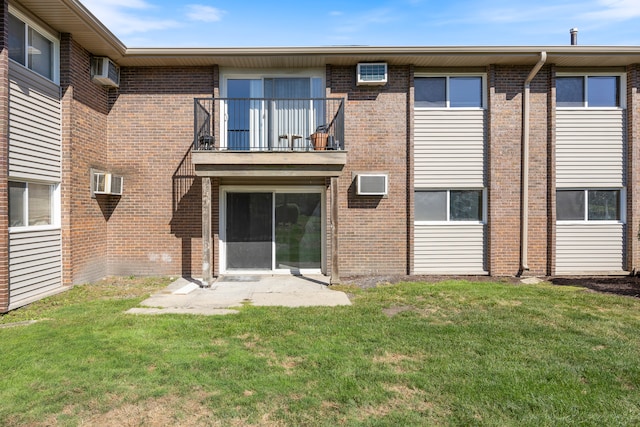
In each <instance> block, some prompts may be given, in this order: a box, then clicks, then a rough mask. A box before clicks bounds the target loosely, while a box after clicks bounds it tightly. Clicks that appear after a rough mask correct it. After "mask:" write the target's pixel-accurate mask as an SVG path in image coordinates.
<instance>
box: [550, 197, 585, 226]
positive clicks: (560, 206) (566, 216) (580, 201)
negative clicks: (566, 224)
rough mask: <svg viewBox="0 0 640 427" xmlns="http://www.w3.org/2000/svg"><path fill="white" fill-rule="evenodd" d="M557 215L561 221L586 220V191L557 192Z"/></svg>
mask: <svg viewBox="0 0 640 427" xmlns="http://www.w3.org/2000/svg"><path fill="white" fill-rule="evenodd" d="M556 214H557V217H558V218H557V219H558V220H559V221H566V220H584V191H583V190H559V191H557V192H556Z"/></svg>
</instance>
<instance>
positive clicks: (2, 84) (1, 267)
mask: <svg viewBox="0 0 640 427" xmlns="http://www.w3.org/2000/svg"><path fill="white" fill-rule="evenodd" d="M2 5H3V8H2V11H3V12H2V16H0V47H1V49H0V313H4V312H6V311H7V309H8V308H9V197H8V192H9V184H8V176H9V164H8V156H9V137H8V135H9V50H8V49H7V40H8V25H7V18H8V16H9V5H8V2H7V0H5V1H4V2H3V3H2Z"/></svg>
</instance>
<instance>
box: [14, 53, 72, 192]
mask: <svg viewBox="0 0 640 427" xmlns="http://www.w3.org/2000/svg"><path fill="white" fill-rule="evenodd" d="M60 108H61V107H60V88H59V87H58V86H57V85H56V84H55V83H52V82H51V81H49V80H47V79H45V78H43V77H41V76H39V75H37V74H36V73H34V72H32V71H30V70H28V69H26V68H25V67H22V66H20V65H18V64H15V63H10V67H9V175H10V176H11V177H13V178H23V179H36V180H47V181H60V177H61V112H60Z"/></svg>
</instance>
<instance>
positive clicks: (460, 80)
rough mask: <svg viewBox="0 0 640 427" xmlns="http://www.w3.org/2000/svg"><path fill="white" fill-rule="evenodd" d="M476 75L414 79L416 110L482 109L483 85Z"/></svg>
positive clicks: (480, 78) (479, 77)
mask: <svg viewBox="0 0 640 427" xmlns="http://www.w3.org/2000/svg"><path fill="white" fill-rule="evenodd" d="M483 80H484V79H483V77H482V76H478V75H458V76H429V77H416V78H415V79H414V88H415V95H414V96H415V106H416V107H418V108H483V107H484V95H483V94H484V90H483V87H484V83H483Z"/></svg>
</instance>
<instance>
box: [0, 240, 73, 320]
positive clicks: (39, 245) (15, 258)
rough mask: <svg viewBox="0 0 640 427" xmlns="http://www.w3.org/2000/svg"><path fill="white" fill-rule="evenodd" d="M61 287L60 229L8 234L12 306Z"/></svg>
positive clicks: (28, 301) (19, 304)
mask: <svg viewBox="0 0 640 427" xmlns="http://www.w3.org/2000/svg"><path fill="white" fill-rule="evenodd" d="M61 289H62V245H61V233H60V230H43V231H30V232H20V233H10V234H9V306H10V308H11V309H14V308H16V307H20V306H22V305H25V304H28V303H30V302H32V301H34V300H35V299H38V298H41V297H44V296H46V295H49V294H52V293H55V292H57V291H59V290H61Z"/></svg>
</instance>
